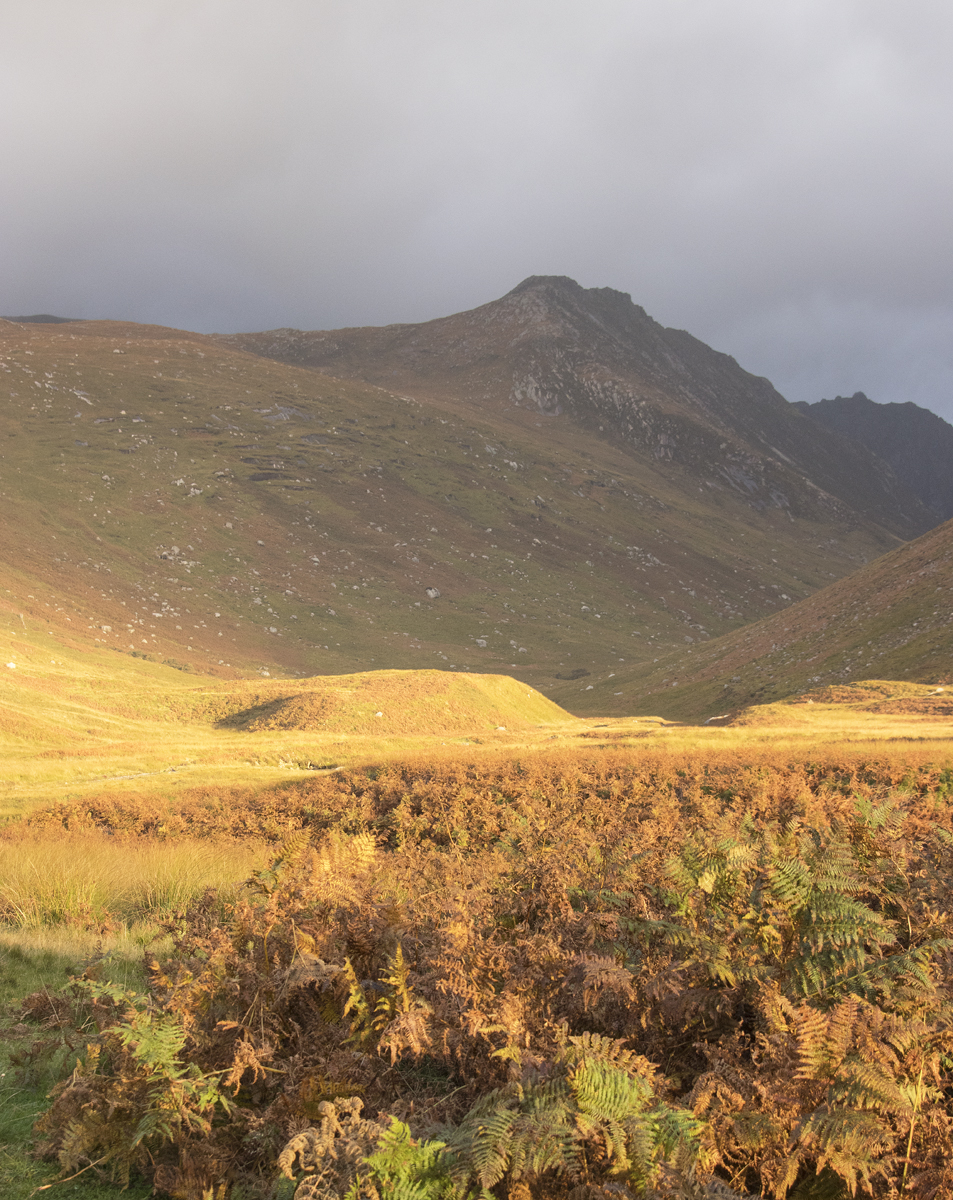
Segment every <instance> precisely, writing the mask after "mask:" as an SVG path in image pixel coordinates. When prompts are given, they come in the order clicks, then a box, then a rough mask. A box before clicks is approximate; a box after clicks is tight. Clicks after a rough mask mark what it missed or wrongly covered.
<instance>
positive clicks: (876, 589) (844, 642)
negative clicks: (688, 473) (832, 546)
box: [590, 521, 953, 720]
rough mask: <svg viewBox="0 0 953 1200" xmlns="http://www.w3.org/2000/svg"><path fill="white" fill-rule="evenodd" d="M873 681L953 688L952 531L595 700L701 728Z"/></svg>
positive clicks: (617, 683) (952, 525) (604, 690)
mask: <svg viewBox="0 0 953 1200" xmlns="http://www.w3.org/2000/svg"><path fill="white" fill-rule="evenodd" d="M871 678H873V679H889V680H907V681H910V682H917V683H923V684H925V685H930V686H932V687H935V686H942V685H944V684H949V683H951V682H953V521H947V522H946V523H945V524H944V525H941V526H939V527H938V528H937V529H934V530H932V531H931V532H930V533H927V534H924V535H923V537H920V538H917V539H916V541H913V542H910V543H908V544H907V545H905V546H901V547H900V548H899V549H897V550H894V551H891V552H890V553H889V554H886V555H884V556H883V557H882V558H880V559H877V560H876V561H875V562H872V563H870V564H868V565H867V566H865V567H862V568H861V569H860V570H858V571H856V572H855V573H854V574H852V575H849V576H848V577H847V578H846V579H842V580H839V581H838V582H837V583H834V584H831V585H830V586H829V587H827V588H824V589H823V591H820V592H818V593H817V594H816V595H814V596H810V597H808V599H806V600H802V601H801V602H800V603H798V604H795V605H792V606H791V607H790V608H789V609H787V610H786V611H785V612H783V613H778V614H777V615H776V616H774V617H768V618H766V619H764V620H762V621H758V622H755V623H754V624H752V625H751V626H750V627H748V628H747V629H742V630H739V631H737V632H736V633H733V634H729V635H727V636H725V637H722V638H718V639H716V640H713V641H711V642H709V643H707V644H706V645H704V646H697V647H691V648H689V650H688V651H685V652H682V653H680V654H675V655H670V656H668V657H663V658H660V659H659V662H658V663H653V664H652V667H651V669H650V670H646V671H639V672H631V671H630V672H628V673H626V674H622V673H621V672H617V673H616V675H615V677H614V678H613V679H609V678H608V676H606V677H604V678H602V679H599V680H597V681H596V684H595V686H594V688H593V691H592V693H590V694H591V695H593V696H594V697H596V700H597V702H601V704H602V706H603V710H604V711H606V712H621V711H633V708H632V700H633V699H635V698H637V706H636V708H635V711H639V710H641V711H643V712H647V711H651V712H661V713H663V714H665V715H666V716H669V717H677V718H679V719H689V720H701V719H704V718H707V717H711V716H714V715H716V714H721V713H732V712H736V711H737V710H738V709H740V708H742V707H745V706H747V705H750V704H764V703H770V702H772V701H774V700H779V699H782V698H784V697H786V696H791V695H793V694H796V693H799V692H809V691H810V690H811V689H812V688H815V687H817V686H818V685H824V686H827V685H842V684H845V683H851V682H854V681H861V680H867V679H871ZM620 691H621V696H620V695H619V693H620ZM622 704H625V705H626V707H625V708H623V707H621V705H622Z"/></svg>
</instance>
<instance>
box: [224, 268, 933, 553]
mask: <svg viewBox="0 0 953 1200" xmlns="http://www.w3.org/2000/svg"><path fill="white" fill-rule="evenodd" d="M223 341H224V342H225V343H227V344H229V345H232V346H240V347H242V348H243V349H246V350H251V351H253V352H254V353H257V354H262V355H266V356H269V357H273V358H276V359H278V360H280V361H283V362H290V363H295V364H298V365H303V366H310V367H313V368H316V369H318V370H322V371H325V372H327V373H329V374H333V375H337V376H340V377H346V378H359V379H364V380H367V381H368V382H372V383H376V384H378V385H380V386H384V387H388V388H393V389H396V390H398V391H402V392H407V393H409V394H411V395H413V396H415V397H417V398H418V399H420V398H426V399H429V400H432V401H441V402H444V403H447V402H451V403H452V402H455V403H456V404H457V405H458V408H459V410H462V411H467V412H480V413H486V412H490V411H492V412H496V413H500V414H505V415H507V416H508V417H509V418H510V419H511V420H518V419H519V415H522V417H523V418H524V420H525V421H526V422H527V423H530V422H537V421H538V420H539V417H540V416H541V415H542V416H544V417H546V418H548V419H549V423H552V422H553V421H557V422H558V421H559V420H560V419H562V423H563V424H569V425H570V426H575V427H577V428H578V427H580V426H581V427H582V428H584V429H586V430H588V431H590V432H593V433H595V434H600V433H601V434H602V435H603V436H608V437H610V438H611V439H613V440H614V441H616V442H617V443H618V444H620V445H622V446H624V447H625V448H627V449H628V450H630V451H631V452H632V453H633V454H634V455H635V456H636V457H637V458H639V459H642V460H645V459H647V458H648V459H652V460H654V461H657V462H658V463H659V464H660V466H661V468H662V469H663V470H667V471H668V473H669V474H670V475H671V477H673V478H680V479H681V481H682V483H683V484H684V481H685V475H686V473H687V474H688V475H690V476H691V477H692V479H695V480H697V481H700V482H702V483H703V485H704V486H705V487H707V488H710V489H712V488H722V489H733V490H734V491H736V492H737V494H739V495H741V496H743V497H744V498H745V499H746V500H747V501H748V502H749V503H750V504H752V505H753V506H755V507H756V508H758V509H762V510H763V509H769V508H778V509H781V510H783V511H785V512H787V513H790V515H791V516H792V517H793V518H797V517H803V518H807V519H813V520H832V519H833V520H844V519H848V520H849V519H851V514H853V513H856V512H857V511H858V510H859V511H860V512H862V513H863V514H864V515H865V516H866V517H867V518H868V519H869V520H872V521H874V522H877V523H879V524H880V525H882V526H883V527H884V528H885V529H889V530H891V531H892V532H894V533H895V534H897V535H898V536H900V537H910V536H914V535H916V534H918V533H922V532H924V531H925V530H927V529H929V528H930V527H931V526H932V525H933V524H935V523H936V518H935V516H934V515H933V514H932V513H930V512H928V511H927V510H926V509H925V508H924V507H923V505H922V504H921V503H920V502H919V500H918V499H917V498H916V497H915V496H914V495H913V494H912V493H911V492H910V491H909V489H908V488H906V487H905V486H904V485H903V484H902V483H901V482H900V481H899V480H897V479H896V477H895V476H894V475H893V473H892V472H891V471H890V469H889V468H888V467H886V466H885V464H884V463H883V462H882V461H881V460H879V459H877V458H876V457H875V456H874V455H872V454H871V453H870V452H869V450H867V449H866V448H865V447H863V446H860V445H858V444H857V443H856V442H854V441H852V440H851V439H850V438H845V437H839V436H836V435H835V436H831V434H830V432H828V431H822V430H820V429H819V428H818V427H817V425H816V424H815V423H814V422H811V421H808V420H805V419H804V415H803V414H802V413H801V412H800V411H799V410H798V409H796V408H795V407H794V406H792V405H790V404H788V403H787V401H786V400H784V398H783V397H782V396H780V395H779V394H778V393H777V392H776V391H775V390H774V388H773V387H772V386H771V384H770V383H769V382H768V381H767V380H766V379H761V378H758V377H756V376H753V375H750V374H748V372H746V371H744V370H742V369H741V368H740V367H739V366H738V364H737V363H736V362H735V360H734V359H732V358H730V357H729V356H728V355H726V354H719V353H718V352H716V351H714V350H712V349H711V348H710V347H708V346H706V345H705V344H704V343H703V342H700V341H698V340H697V339H696V338H693V337H692V336H691V335H690V334H688V333H685V332H684V331H682V330H677V329H666V328H664V327H663V326H661V325H659V324H657V322H655V321H653V320H652V318H651V317H649V316H648V315H647V314H646V312H645V310H644V309H642V308H640V307H638V306H637V305H635V304H633V303H632V300H631V298H630V297H629V296H628V295H626V294H624V293H622V292H617V291H614V290H613V289H612V288H589V289H586V288H583V287H580V286H579V284H577V283H575V282H574V281H573V280H571V279H568V278H565V277H563V276H533V277H531V278H529V279H526V280H524V281H523V282H522V283H521V284H519V285H518V286H517V287H516V288H514V289H513V291H511V292H509V293H508V294H507V295H506V296H504V297H503V298H502V299H500V300H496V301H493V302H492V303H490V304H485V305H483V306H481V307H480V308H476V309H473V310H471V311H469V312H464V313H457V314H455V315H454V316H450V317H443V318H439V319H438V320H435V321H428V322H426V323H424V324H419V325H389V326H386V327H384V328H365V329H338V330H333V331H330V332H323V331H318V332H313V333H306V332H301V331H299V330H273V331H271V332H270V333H261V334H239V335H234V336H232V337H227V338H224V339H223Z"/></svg>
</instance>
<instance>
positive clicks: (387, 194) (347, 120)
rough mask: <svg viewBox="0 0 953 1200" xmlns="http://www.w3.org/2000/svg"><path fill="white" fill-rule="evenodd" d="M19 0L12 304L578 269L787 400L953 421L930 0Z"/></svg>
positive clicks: (938, 77) (0, 182)
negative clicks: (859, 397) (856, 401)
mask: <svg viewBox="0 0 953 1200" xmlns="http://www.w3.org/2000/svg"><path fill="white" fill-rule="evenodd" d="M5 7H6V11H5V14H4V26H5V29H4V37H3V39H2V43H0V65H2V71H0V79H2V82H0V100H2V105H3V112H4V113H5V118H4V122H3V130H2V134H0V154H2V163H3V169H2V171H0V205H2V214H3V221H2V230H0V311H4V312H32V311H52V312H57V313H63V314H66V315H86V316H121V317H127V318H130V319H133V320H140V321H159V322H162V323H165V324H171V325H179V326H183V327H188V328H194V329H204V330H211V329H219V330H235V329H261V328H269V327H274V326H277V325H296V326H301V327H307V328H320V327H330V326H335V325H341V324H369V323H382V322H389V321H397V320H420V319H425V318H428V317H432V316H438V315H442V314H444V313H448V312H451V311H456V310H459V309H461V308H465V307H470V306H472V305H475V304H479V303H482V302H484V301H486V300H489V299H492V298H494V297H496V296H498V295H500V294H501V293H502V292H504V291H507V290H508V289H509V288H510V287H512V286H513V285H515V284H516V283H517V282H518V281H519V280H520V279H522V278H523V277H524V276H526V275H528V274H550V273H552V274H568V275H572V276H574V277H575V278H577V279H578V280H579V281H580V282H581V283H583V284H585V285H586V286H602V285H609V286H613V287H617V288H620V289H622V290H624V291H628V292H631V294H632V296H633V299H634V300H635V301H636V302H637V303H641V304H643V305H644V306H645V307H646V308H647V309H648V311H649V312H650V313H652V314H653V315H654V316H655V317H657V318H658V319H659V320H661V321H663V322H665V323H666V324H672V325H678V326H680V327H683V328H687V329H689V330H690V331H692V332H693V333H695V334H696V335H698V336H699V337H702V338H704V339H705V340H706V341H709V342H711V343H712V344H713V345H715V346H717V347H718V348H719V349H723V350H726V351H728V352H730V353H732V354H734V355H735V357H736V358H738V360H739V361H740V362H741V363H742V364H743V365H744V366H746V367H748V368H749V369H750V370H753V371H756V372H757V373H760V374H765V375H767V376H769V378H771V379H772V380H773V381H774V382H775V383H776V384H777V385H778V387H779V388H780V389H781V390H782V392H784V393H785V394H786V395H788V396H789V398H791V399H809V400H816V399H818V398H820V397H821V396H823V395H826V396H831V395H834V394H835V393H836V392H840V393H850V392H853V391H855V390H857V389H863V390H864V391H866V392H867V393H868V394H869V395H870V396H871V397H872V398H874V399H877V400H905V399H912V400H915V401H917V402H918V403H921V404H925V405H927V406H929V407H932V408H934V409H935V410H936V411H939V412H941V413H943V414H944V415H946V416H947V417H948V418H953V356H951V351H950V346H951V344H953V343H951V334H953V272H951V270H950V265H951V257H953V255H951V249H953V247H951V240H953V226H951V222H950V219H949V211H950V206H951V192H953V188H951V183H953V164H951V156H950V153H949V149H948V142H949V136H948V133H947V125H948V123H949V113H950V112H951V111H953V103H951V102H953V94H951V93H953V82H951V72H950V71H949V61H950V53H951V50H953V9H951V8H950V6H949V5H948V4H947V3H945V2H944V3H937V2H933V0H911V2H910V3H907V4H905V5H902V6H901V5H897V4H896V3H893V2H892V0H891V2H889V3H888V2H878V0H858V2H856V3H851V2H847V0H825V2H823V3H821V2H818V3H811V2H807V0H802V2H794V3H791V4H785V5H775V4H765V3H764V0H653V2H651V3H648V2H645V0H641V2H640V0H594V2H593V0H590V2H588V3H586V4H583V3H581V2H566V0H548V2H546V3H541V2H540V3H537V2H536V0H519V2H516V3H514V2H513V0H508V2H507V3H502V2H499V0H481V2H480V3H476V2H470V0H460V2H459V3H453V4H451V3H448V2H447V0H399V2H398V0H366V2H362V0H335V2H333V3H322V2H321V0H272V2H271V3H269V4H268V5H265V4H264V3H261V2H254V3H251V2H247V0H205V2H202V0H137V3H135V4H128V3H127V2H126V0H122V2H117V0H85V2H84V3H83V4H81V5H77V4H75V3H74V2H73V0H62V2H56V0H32V2H31V3H30V4H29V5H25V4H24V5H7V6H5Z"/></svg>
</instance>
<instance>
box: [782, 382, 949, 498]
mask: <svg viewBox="0 0 953 1200" xmlns="http://www.w3.org/2000/svg"><path fill="white" fill-rule="evenodd" d="M794 407H795V408H798V409H800V411H801V412H803V413H804V414H805V415H806V416H808V417H810V418H811V420H813V421H817V422H819V423H820V424H821V425H823V426H825V427H826V428H827V429H832V430H834V431H835V432H836V433H839V434H842V435H844V436H845V437H850V438H854V439H855V440H856V441H858V442H861V443H863V445H865V446H866V447H867V448H868V449H869V450H872V451H873V452H874V454H876V455H877V456H878V457H879V458H882V459H883V461H884V462H886V463H889V464H890V466H891V467H892V468H893V470H894V473H895V474H896V475H897V477H898V478H899V479H902V480H903V482H904V483H905V484H906V486H907V487H908V488H909V489H910V491H911V492H913V493H914V494H915V495H916V496H918V497H919V499H920V500H921V501H922V503H923V504H925V505H926V506H927V508H929V509H930V510H931V511H932V512H935V513H936V515H937V517H938V518H939V519H940V520H942V521H945V520H947V519H948V518H950V517H953V425H950V424H949V423H948V422H947V421H944V420H943V418H942V417H938V416H937V414H936V413H933V412H930V410H929V409H927V408H921V407H920V406H919V405H918V404H913V403H912V402H910V401H908V402H907V403H906V404H876V403H874V401H873V400H868V398H867V397H866V396H865V395H864V393H863V392H855V393H854V394H853V396H835V398H834V399H833V400H819V401H818V402H817V403H816V404H806V403H805V402H804V401H803V400H800V401H798V402H797V404H795V405H794Z"/></svg>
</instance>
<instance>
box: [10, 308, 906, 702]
mask: <svg viewBox="0 0 953 1200" xmlns="http://www.w3.org/2000/svg"><path fill="white" fill-rule="evenodd" d="M0 387H2V389H3V392H2V396H3V399H2V403H3V406H4V416H5V423H4V429H5V437H4V442H3V445H2V447H0V449H2V454H0V499H2V501H3V504H4V514H5V520H4V523H3V526H2V528H0V564H2V567H0V575H2V578H0V634H2V636H3V638H4V640H5V642H6V644H7V645H8V646H9V647H10V652H11V654H12V653H13V651H14V649H15V646H16V644H17V643H16V638H18V637H22V636H23V635H24V634H27V633H28V634H30V635H33V634H37V635H39V636H41V637H44V636H47V635H48V633H52V634H54V635H55V636H57V637H60V638H62V639H64V641H63V644H64V646H66V647H71V648H72V649H73V650H75V651H77V652H79V651H80V650H82V651H83V652H84V653H85V652H87V651H89V652H92V651H93V650H95V649H96V648H97V647H98V648H108V649H110V650H113V651H120V652H122V653H123V654H127V655H137V656H146V657H147V658H148V659H149V660H150V661H152V662H154V663H156V664H161V663H166V664H171V665H173V666H175V667H178V668H179V669H182V670H186V671H187V670H193V671H198V672H201V673H206V674H217V675H219V676H222V677H235V676H247V675H249V674H254V675H256V676H258V677H260V678H277V677H279V676H281V677H308V676H312V675H330V674H337V673H352V672H355V671H362V670H368V669H370V670H378V669H381V668H389V669H419V668H422V667H426V668H437V669H440V670H457V671H472V672H476V673H479V674H498V673H505V674H509V675H512V676H514V677H516V678H518V679H520V680H523V681H525V682H526V683H528V684H530V685H531V686H533V687H535V688H542V689H545V690H546V692H547V694H548V695H550V696H551V697H552V698H553V699H555V700H557V701H558V702H559V703H562V704H570V703H571V705H572V706H574V711H578V712H590V713H594V712H598V711H600V710H599V708H598V707H596V706H595V705H594V704H591V703H590V700H591V699H592V697H591V693H587V692H586V690H585V683H583V685H582V686H581V687H580V686H578V685H577V683H576V680H578V679H583V680H585V679H586V675H587V673H588V674H590V675H592V676H598V677H602V678H604V677H606V676H607V675H608V674H609V672H611V671H618V670H619V669H620V668H624V667H625V665H626V664H631V663H632V662H643V663H650V662H652V660H653V659H654V658H656V657H659V656H661V655H664V654H665V653H667V652H670V651H671V650H672V648H673V647H675V646H680V645H681V646H684V645H686V644H688V643H689V641H690V640H695V641H699V640H704V639H707V638H709V637H712V636H717V635H719V634H721V633H724V632H726V631H729V630H732V629H736V628H738V627H739V626H742V625H745V624H747V623H749V622H750V621H752V620H756V619H757V618H759V617H761V616H763V615H764V614H766V613H770V612H776V611H778V610H779V609H781V608H784V607H785V606H786V605H788V604H789V603H790V602H791V601H792V600H796V599H799V598H801V597H803V596H806V595H808V594H810V593H811V592H813V591H815V590H817V589H818V588H820V587H822V586H823V585H824V584H825V583H828V582H830V581H831V580H832V579H836V578H839V577H840V576H842V575H843V574H845V573H846V572H847V571H849V570H851V569H853V568H854V567H856V566H859V565H861V564H862V563H863V562H865V561H867V560H869V559H871V558H874V557H876V556H877V555H879V554H880V553H882V552H883V551H884V550H885V549H887V548H889V547H890V546H892V545H894V544H895V543H896V539H895V538H894V537H893V536H892V535H890V534H888V533H887V532H885V531H884V530H883V529H882V528H880V527H878V526H876V525H875V524H872V523H871V522H869V521H864V520H863V519H861V518H860V517H858V516H857V514H856V513H842V514H841V516H837V515H836V514H834V516H831V515H830V514H828V517H826V518H825V519H823V520H822V519H820V517H819V516H818V517H817V518H816V519H815V518H809V517H803V518H799V519H792V517H791V516H790V515H789V513H788V511H787V510H786V509H784V508H780V507H773V508H772V507H760V508H759V507H755V506H753V505H752V504H751V503H749V502H748V500H747V499H746V498H745V497H744V496H743V495H741V494H740V493H739V492H738V491H737V490H736V489H734V488H732V487H728V486H725V487H719V486H712V487H709V486H707V484H702V483H700V482H699V481H698V480H696V479H695V478H693V477H691V475H690V473H686V472H685V471H684V470H682V469H681V468H678V467H677V464H676V465H674V466H673V465H672V464H671V463H668V462H667V461H664V462H663V461H662V460H657V459H654V458H652V457H650V456H645V455H643V456H641V457H639V456H634V455H633V454H632V453H631V452H629V451H625V450H623V449H620V448H619V447H618V446H615V445H612V444H610V443H609V442H607V441H606V440H605V439H604V438H602V437H600V436H598V434H597V433H596V432H594V433H591V434H590V433H586V432H585V431H581V430H580V429H579V427H578V426H571V425H569V424H566V423H564V422H562V423H561V422H558V421H557V422H554V423H544V422H543V421H542V420H539V421H532V420H530V419H529V417H527V414H526V413H523V418H525V419H524V420H523V423H522V424H520V423H519V422H517V423H515V424H514V423H513V422H512V421H510V420H509V419H508V418H507V419H504V418H503V417H502V416H500V415H499V414H493V413H491V412H488V413H486V414H485V415H484V417H482V418H480V419H477V418H476V417H475V416H473V414H472V413H471V414H470V415H469V416H463V415H461V414H460V413H459V412H454V411H453V410H452V406H451V407H450V408H448V407H446V406H444V407H441V406H440V405H439V404H438V403H437V402H436V401H428V402H427V403H424V402H416V401H412V400H409V399H407V398H405V397H402V396H400V395H396V394H393V393H391V392H387V391H383V390H381V389H380V388H377V387H372V386H368V385H366V384H360V383H346V382H340V381H337V380H333V379H329V378H327V377H324V376H322V375H319V374H317V373H316V372H314V371H310V370H304V369H300V368H295V367H292V366H288V365H286V364H282V363H277V362H273V361H269V360H267V359H264V358H261V357H258V356H255V355H252V354H248V353H245V352H241V351H238V350H235V349H232V348H229V347H227V346H225V345H223V344H222V343H221V342H219V341H215V340H213V339H210V338H203V337H200V336H198V335H192V334H187V333H182V332H180V331H176V330H169V329H160V328H155V327H144V326H134V325H124V324H121V323H112V322H76V323H71V324H65V325H36V324H34V325H16V324H11V323H0ZM435 593H439V595H437V594H435Z"/></svg>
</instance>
